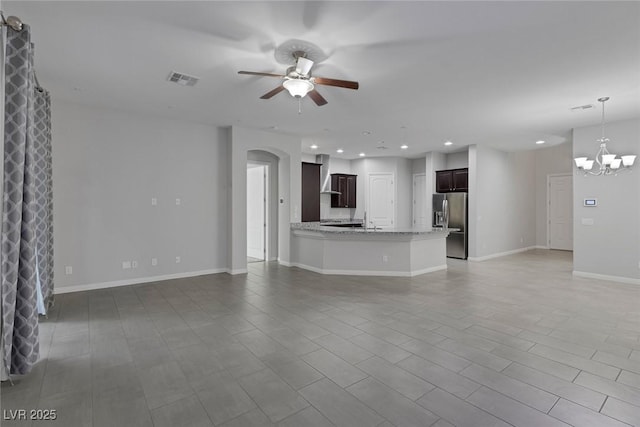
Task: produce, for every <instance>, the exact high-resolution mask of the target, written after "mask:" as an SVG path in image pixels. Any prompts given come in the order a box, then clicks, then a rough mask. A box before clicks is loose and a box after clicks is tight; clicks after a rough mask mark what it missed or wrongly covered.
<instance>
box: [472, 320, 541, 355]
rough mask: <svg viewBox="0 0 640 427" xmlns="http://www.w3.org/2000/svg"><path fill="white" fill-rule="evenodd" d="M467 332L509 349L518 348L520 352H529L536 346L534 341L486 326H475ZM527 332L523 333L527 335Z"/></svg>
mask: <svg viewBox="0 0 640 427" xmlns="http://www.w3.org/2000/svg"><path fill="white" fill-rule="evenodd" d="M466 331H467V332H469V333H471V334H474V335H477V336H480V337H483V338H486V339H488V340H491V341H495V342H497V343H500V344H504V345H506V346H509V347H513V348H516V349H518V350H522V351H527V350H529V349H530V348H531V347H533V345H534V344H535V343H534V342H532V341H527V340H525V339H522V338H517V337H514V336H512V335H509V334H505V333H503V332H498V331H494V330H493V329H489V328H485V327H484V326H477V325H474V326H472V327H470V328H469V329H467V330H466ZM526 332H527V331H524V332H523V335H524V333H526Z"/></svg>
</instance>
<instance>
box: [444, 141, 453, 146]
mask: <svg viewBox="0 0 640 427" xmlns="http://www.w3.org/2000/svg"><path fill="white" fill-rule="evenodd" d="M444 145H447V146H449V145H453V142H451V141H447V142H445V143H444Z"/></svg>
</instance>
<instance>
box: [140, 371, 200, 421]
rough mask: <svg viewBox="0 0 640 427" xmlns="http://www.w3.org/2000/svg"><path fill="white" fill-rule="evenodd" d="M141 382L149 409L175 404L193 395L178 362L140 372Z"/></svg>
mask: <svg viewBox="0 0 640 427" xmlns="http://www.w3.org/2000/svg"><path fill="white" fill-rule="evenodd" d="M139 375H140V382H141V383H142V388H143V390H144V395H145V397H146V398H147V404H148V405H149V408H151V409H155V408H157V407H159V406H162V405H166V404H168V403H173V402H175V401H178V400H181V399H183V398H185V397H187V396H190V395H191V394H193V390H192V389H191V387H190V386H189V383H188V382H187V379H186V377H185V376H184V374H183V373H182V370H181V369H180V366H179V365H178V363H177V362H169V363H163V364H160V365H154V366H152V367H150V368H145V369H142V370H140V372H139Z"/></svg>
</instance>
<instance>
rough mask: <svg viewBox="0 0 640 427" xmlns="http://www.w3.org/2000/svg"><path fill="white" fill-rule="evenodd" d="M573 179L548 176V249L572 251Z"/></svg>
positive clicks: (570, 177) (568, 176)
mask: <svg viewBox="0 0 640 427" xmlns="http://www.w3.org/2000/svg"><path fill="white" fill-rule="evenodd" d="M572 186H573V177H572V175H561V176H549V186H548V191H549V193H548V201H549V220H548V227H549V228H548V230H549V248H550V249H562V250H566V251H570V250H573V188H572Z"/></svg>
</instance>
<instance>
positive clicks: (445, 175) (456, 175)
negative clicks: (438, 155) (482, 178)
mask: <svg viewBox="0 0 640 427" xmlns="http://www.w3.org/2000/svg"><path fill="white" fill-rule="evenodd" d="M466 191H469V169H467V168H461V169H449V170H443V171H436V193H453V192H466Z"/></svg>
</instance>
